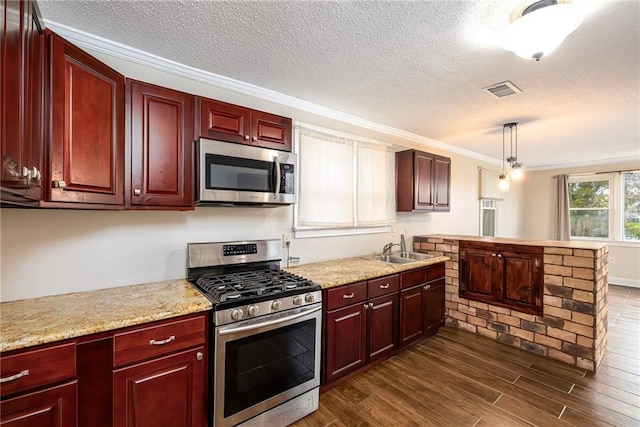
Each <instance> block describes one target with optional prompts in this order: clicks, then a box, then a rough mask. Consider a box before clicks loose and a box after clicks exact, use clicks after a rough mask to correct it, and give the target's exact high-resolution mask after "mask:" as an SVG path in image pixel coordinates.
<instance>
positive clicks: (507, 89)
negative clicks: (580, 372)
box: [482, 80, 522, 98]
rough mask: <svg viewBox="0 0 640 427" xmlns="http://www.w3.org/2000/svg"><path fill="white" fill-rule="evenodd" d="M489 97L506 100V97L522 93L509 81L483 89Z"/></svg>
mask: <svg viewBox="0 0 640 427" xmlns="http://www.w3.org/2000/svg"><path fill="white" fill-rule="evenodd" d="M482 90H483V91H484V92H486V93H488V94H489V95H493V96H495V97H496V98H504V97H505V96H509V95H515V94H516V93H522V91H521V90H520V89H519V88H518V87H517V86H516V85H514V84H513V83H512V82H510V81H509V80H507V81H505V82H501V83H496V84H494V85H491V86H487V87H485V88H484V89H482Z"/></svg>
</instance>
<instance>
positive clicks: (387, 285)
mask: <svg viewBox="0 0 640 427" xmlns="http://www.w3.org/2000/svg"><path fill="white" fill-rule="evenodd" d="M380 289H389V284H388V283H387V284H386V285H380Z"/></svg>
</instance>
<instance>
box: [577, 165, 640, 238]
mask: <svg viewBox="0 0 640 427" xmlns="http://www.w3.org/2000/svg"><path fill="white" fill-rule="evenodd" d="M568 193H569V218H570V221H571V237H572V238H577V239H610V240H625V241H640V172H638V171H633V172H622V173H607V174H604V173H603V174H591V175H582V176H571V177H569V180H568Z"/></svg>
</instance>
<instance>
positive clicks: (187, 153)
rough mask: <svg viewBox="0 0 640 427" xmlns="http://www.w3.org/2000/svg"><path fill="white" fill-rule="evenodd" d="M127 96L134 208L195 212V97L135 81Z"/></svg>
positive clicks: (131, 186) (128, 191) (129, 83)
mask: <svg viewBox="0 0 640 427" xmlns="http://www.w3.org/2000/svg"><path fill="white" fill-rule="evenodd" d="M127 91H128V94H129V102H130V106H129V108H130V115H129V118H130V120H131V122H130V129H131V137H130V142H129V143H130V147H131V158H130V161H131V167H130V179H131V184H130V188H127V189H126V191H127V193H128V194H127V196H128V198H129V199H130V204H131V205H132V206H134V207H138V206H154V207H168V208H171V207H175V208H185V209H193V176H192V175H193V165H192V163H193V141H194V127H195V125H194V123H195V122H194V111H195V96H194V95H190V94H187V93H183V92H178V91H175V90H171V89H166V88H163V87H159V86H155V85H151V84H147V83H143V82H138V81H134V80H129V81H128V84H127ZM127 161H129V159H127ZM128 187H129V186H128Z"/></svg>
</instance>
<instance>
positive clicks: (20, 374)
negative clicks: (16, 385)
mask: <svg viewBox="0 0 640 427" xmlns="http://www.w3.org/2000/svg"><path fill="white" fill-rule="evenodd" d="M27 375H29V370H28V369H25V370H24V371H21V372H18V373H17V374H15V375H11V376H10V377H5V378H0V384H4V383H10V382H11V381H15V380H18V379H20V378H22V377H26V376H27Z"/></svg>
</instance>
